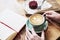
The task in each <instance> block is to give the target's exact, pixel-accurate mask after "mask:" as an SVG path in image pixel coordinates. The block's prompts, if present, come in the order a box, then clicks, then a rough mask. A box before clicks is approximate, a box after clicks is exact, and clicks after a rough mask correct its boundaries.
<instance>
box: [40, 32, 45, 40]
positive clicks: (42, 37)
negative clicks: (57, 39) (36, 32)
mask: <svg viewBox="0 0 60 40" xmlns="http://www.w3.org/2000/svg"><path fill="white" fill-rule="evenodd" d="M44 37H45V36H44V31H42V34H41V39H42V40H44V39H45V38H44Z"/></svg>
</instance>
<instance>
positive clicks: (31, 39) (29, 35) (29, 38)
mask: <svg viewBox="0 0 60 40" xmlns="http://www.w3.org/2000/svg"><path fill="white" fill-rule="evenodd" d="M26 37H27V39H28V40H33V35H32V34H31V33H30V31H29V29H28V28H27V27H26Z"/></svg>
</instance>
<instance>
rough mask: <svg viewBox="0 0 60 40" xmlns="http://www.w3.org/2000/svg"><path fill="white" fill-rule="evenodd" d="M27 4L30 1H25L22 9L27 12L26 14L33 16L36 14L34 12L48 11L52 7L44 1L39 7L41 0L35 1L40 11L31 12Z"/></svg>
mask: <svg viewBox="0 0 60 40" xmlns="http://www.w3.org/2000/svg"><path fill="white" fill-rule="evenodd" d="M29 2H30V1H25V2H24V4H23V8H24V10H25V11H26V12H27V14H34V13H36V12H38V11H41V10H46V9H49V8H51V7H52V5H51V4H50V3H49V2H47V1H45V2H44V3H43V5H42V6H41V4H42V0H37V3H38V7H40V6H41V9H34V10H33V9H30V8H29Z"/></svg>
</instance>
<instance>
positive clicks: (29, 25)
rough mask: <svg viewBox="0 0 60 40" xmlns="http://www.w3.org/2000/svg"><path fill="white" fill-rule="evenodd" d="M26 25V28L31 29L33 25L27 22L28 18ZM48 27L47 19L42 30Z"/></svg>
mask: <svg viewBox="0 0 60 40" xmlns="http://www.w3.org/2000/svg"><path fill="white" fill-rule="evenodd" d="M26 27H28V29H29V30H30V31H31V29H32V28H33V26H32V25H31V24H30V23H29V20H27V22H26ZM47 27H48V21H46V22H45V27H44V30H46V29H47ZM35 32H36V33H40V32H41V31H35Z"/></svg>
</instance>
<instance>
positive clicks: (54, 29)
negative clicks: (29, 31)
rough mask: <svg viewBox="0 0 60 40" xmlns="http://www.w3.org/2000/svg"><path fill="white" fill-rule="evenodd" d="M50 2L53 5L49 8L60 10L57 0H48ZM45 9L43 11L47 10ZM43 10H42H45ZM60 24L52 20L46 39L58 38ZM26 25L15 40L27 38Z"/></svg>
mask: <svg viewBox="0 0 60 40" xmlns="http://www.w3.org/2000/svg"><path fill="white" fill-rule="evenodd" d="M47 1H48V2H49V3H51V4H52V5H53V7H51V8H50V9H47V10H55V11H59V10H60V4H58V3H57V2H56V0H47ZM18 2H24V0H23V1H22V0H18ZM47 10H43V11H47ZM43 11H41V12H43ZM59 27H60V25H59V26H58V25H57V24H56V23H55V22H53V21H50V22H49V25H48V29H47V30H46V31H45V36H46V38H45V39H46V40H56V39H57V38H58V37H59V36H60V28H59ZM25 34H26V31H25V26H24V28H23V29H22V30H21V31H20V32H19V33H18V34H17V36H16V37H15V38H14V40H25V38H24V37H25Z"/></svg>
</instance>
